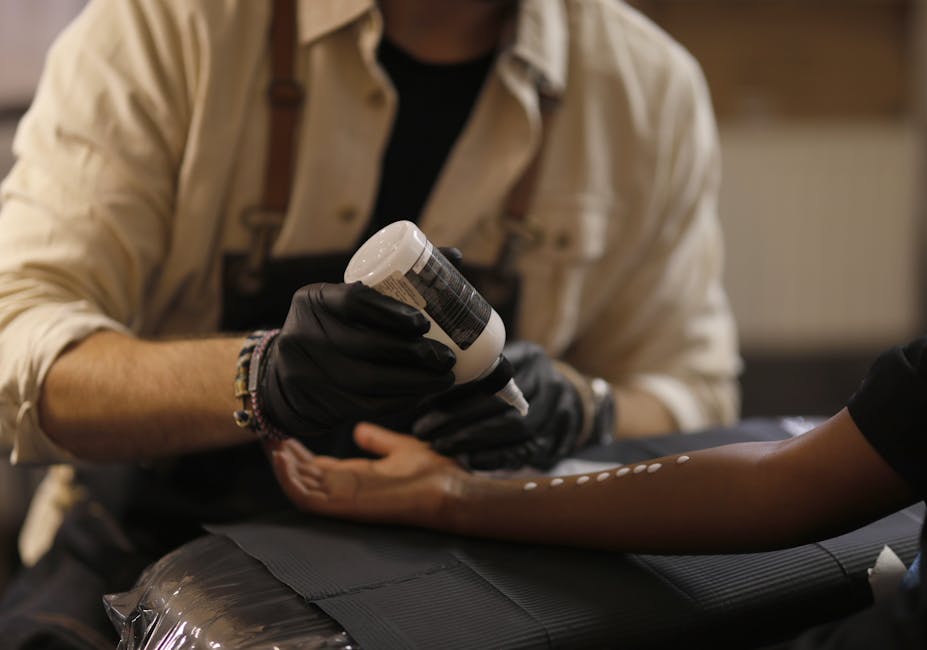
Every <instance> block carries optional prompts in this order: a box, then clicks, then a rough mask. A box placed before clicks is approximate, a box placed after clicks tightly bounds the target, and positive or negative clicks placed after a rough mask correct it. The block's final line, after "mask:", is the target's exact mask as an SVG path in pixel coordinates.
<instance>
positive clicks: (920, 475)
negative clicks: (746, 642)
mask: <svg viewBox="0 0 927 650" xmlns="http://www.w3.org/2000/svg"><path fill="white" fill-rule="evenodd" d="M847 408H848V410H849V412H850V416H851V417H852V418H853V421H854V422H855V423H856V425H857V426H858V427H859V429H860V431H862V433H863V435H864V436H866V439H867V440H868V441H869V443H870V444H871V445H872V446H873V447H874V448H875V449H876V451H878V452H879V454H880V455H881V456H882V457H883V458H884V459H885V460H886V462H888V464H889V465H891V467H892V468H893V469H894V470H895V471H896V472H897V473H898V475H899V476H901V477H903V478H904V479H905V480H906V481H907V482H908V483H910V484H911V486H913V487H914V489H915V490H916V491H917V493H918V494H919V495H920V497H921V498H922V499H923V498H927V337H923V338H920V339H917V340H916V341H913V342H911V343H909V344H908V345H905V346H899V347H896V348H892V349H891V350H889V351H888V352H885V353H884V354H883V355H882V356H880V357H879V359H878V360H877V361H876V362H875V364H874V365H873V366H872V369H871V370H870V371H869V374H868V375H867V376H866V378H865V379H864V380H863V383H862V384H861V385H860V388H859V390H857V391H856V393H855V394H854V395H853V397H852V398H851V399H850V402H849V404H848V405H847ZM925 540H927V527H925V528H924V529H922V530H921V558H923V557H924V551H925ZM790 648H791V649H792V650H811V649H812V648H814V649H816V650H827V649H833V650H837V649H838V648H840V649H845V650H849V649H851V648H858V649H860V650H862V649H864V648H865V649H866V650H875V649H879V650H881V649H882V648H885V649H887V650H888V649H896V648H897V649H903V650H907V649H909V648H910V649H914V648H917V649H918V650H923V649H925V648H927V579H925V564H924V561H923V559H922V560H921V564H920V584H919V585H917V586H916V587H915V588H911V589H903V590H900V591H899V593H898V594H897V595H896V596H895V597H894V598H892V599H889V600H887V601H885V602H880V603H878V604H876V605H875V606H873V607H871V608H869V609H867V610H865V611H863V612H860V613H859V614H856V615H854V616H852V617H850V618H848V619H845V620H843V621H838V622H836V623H833V624H830V625H825V626H822V627H819V628H816V629H814V630H812V631H810V632H809V633H807V634H806V635H804V636H802V637H801V638H800V639H799V640H798V641H797V642H796V643H795V644H793V645H791V646H790Z"/></svg>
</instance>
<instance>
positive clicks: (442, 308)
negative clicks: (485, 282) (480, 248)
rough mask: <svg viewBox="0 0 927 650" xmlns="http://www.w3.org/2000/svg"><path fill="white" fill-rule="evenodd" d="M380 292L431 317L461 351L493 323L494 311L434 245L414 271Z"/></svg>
mask: <svg viewBox="0 0 927 650" xmlns="http://www.w3.org/2000/svg"><path fill="white" fill-rule="evenodd" d="M376 289H377V290H378V291H380V292H381V293H384V294H386V295H388V296H391V297H393V298H395V299H396V300H399V301H401V302H404V303H406V304H407V305H411V306H412V307H415V308H417V309H420V310H422V311H424V312H425V313H427V314H428V315H429V316H430V317H431V319H432V320H433V321H434V322H435V323H437V324H438V326H439V327H440V328H441V329H442V330H444V331H445V332H446V333H447V335H448V336H449V337H450V339H451V340H452V341H454V343H456V344H457V346H458V347H459V348H460V349H461V350H466V349H467V348H469V347H470V346H471V345H473V342H474V341H476V339H477V338H478V337H479V335H480V334H482V333H483V330H484V329H486V324H487V323H488V322H489V317H490V316H491V315H492V307H490V306H489V303H488V302H486V300H485V299H484V298H483V296H481V295H480V294H479V293H478V292H477V290H476V289H474V288H473V285H471V284H470V283H469V282H467V280H466V279H465V278H464V277H463V275H461V274H460V272H459V271H458V270H457V268H456V267H455V266H454V265H453V264H451V263H450V262H449V261H448V260H447V258H446V257H444V255H443V254H442V253H441V251H439V250H438V249H436V248H434V246H432V244H431V242H429V243H428V245H427V246H426V248H425V251H424V252H423V253H422V255H421V257H419V259H418V260H417V261H416V262H415V264H414V265H413V266H412V268H411V269H409V270H408V271H406V272H405V273H404V274H403V273H398V272H397V273H393V274H392V275H391V276H389V277H388V278H386V279H385V280H383V281H382V282H381V283H380V284H379V285H377V287H376Z"/></svg>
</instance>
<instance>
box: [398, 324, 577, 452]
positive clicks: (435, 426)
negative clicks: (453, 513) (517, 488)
mask: <svg viewBox="0 0 927 650" xmlns="http://www.w3.org/2000/svg"><path fill="white" fill-rule="evenodd" d="M503 353H504V354H505V356H506V358H508V360H509V361H510V362H511V363H512V366H513V368H514V369H515V383H517V384H518V386H519V388H521V390H522V393H524V396H525V399H527V400H528V404H529V407H530V408H529V410H528V415H527V416H525V417H522V416H521V415H519V414H518V412H517V411H516V410H515V409H514V408H512V407H511V406H509V405H507V404H506V403H504V402H503V401H502V400H500V399H499V398H498V397H495V396H494V395H492V394H491V393H487V392H486V391H485V390H481V388H480V386H479V382H473V383H470V384H464V385H462V386H459V387H456V388H453V389H451V390H449V391H448V392H446V393H444V394H442V395H437V396H435V397H432V398H429V399H427V400H425V402H424V403H423V405H422V407H421V409H420V410H419V413H421V415H420V416H419V417H418V418H417V419H416V421H415V422H414V423H413V425H412V432H413V433H414V434H415V435H416V436H418V437H419V438H421V439H423V440H426V441H428V442H430V443H431V445H432V447H433V448H434V449H435V451H437V452H439V453H441V454H445V455H447V456H455V457H458V458H461V460H463V461H464V462H465V464H467V465H468V466H469V467H470V468H472V469H502V468H506V469H515V468H518V467H521V466H523V465H533V466H535V467H539V468H542V469H546V468H549V467H551V466H552V465H554V464H555V463H556V462H557V461H558V460H560V459H561V458H564V457H565V456H567V455H569V454H570V452H572V451H573V449H574V447H575V445H576V442H577V439H578V437H579V435H580V433H581V430H582V426H583V403H582V399H581V398H580V396H579V393H578V391H577V390H576V388H575V387H574V386H573V384H572V383H571V382H570V381H569V380H568V379H567V378H566V377H564V376H563V374H562V373H561V372H560V371H559V370H557V368H556V367H555V366H554V364H553V362H552V361H551V360H550V358H549V357H548V356H547V354H546V353H545V352H544V350H543V349H541V348H540V347H539V346H537V345H535V344H533V343H527V342H523V341H519V342H515V343H510V344H508V345H506V346H505V349H504V351H503Z"/></svg>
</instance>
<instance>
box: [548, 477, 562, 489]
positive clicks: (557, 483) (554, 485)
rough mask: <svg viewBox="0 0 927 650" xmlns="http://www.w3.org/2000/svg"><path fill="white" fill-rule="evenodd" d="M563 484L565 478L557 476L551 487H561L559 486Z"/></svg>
mask: <svg viewBox="0 0 927 650" xmlns="http://www.w3.org/2000/svg"><path fill="white" fill-rule="evenodd" d="M561 485H563V479H562V478H555V479H554V480H553V481H551V482H550V486H551V487H559V486H561Z"/></svg>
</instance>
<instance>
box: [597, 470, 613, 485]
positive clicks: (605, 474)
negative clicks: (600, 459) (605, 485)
mask: <svg viewBox="0 0 927 650" xmlns="http://www.w3.org/2000/svg"><path fill="white" fill-rule="evenodd" d="M609 476H611V474H609V473H608V472H602V473H601V474H599V475H598V476H596V477H595V480H597V481H598V482H599V483H601V482H602V481H604V480H606V479H607V478H608V477H609Z"/></svg>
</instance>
